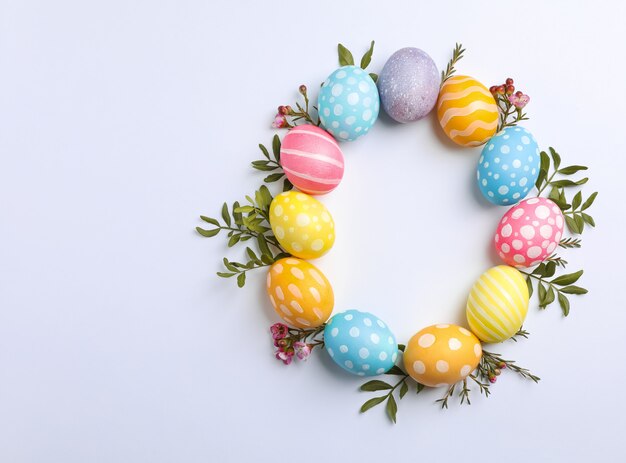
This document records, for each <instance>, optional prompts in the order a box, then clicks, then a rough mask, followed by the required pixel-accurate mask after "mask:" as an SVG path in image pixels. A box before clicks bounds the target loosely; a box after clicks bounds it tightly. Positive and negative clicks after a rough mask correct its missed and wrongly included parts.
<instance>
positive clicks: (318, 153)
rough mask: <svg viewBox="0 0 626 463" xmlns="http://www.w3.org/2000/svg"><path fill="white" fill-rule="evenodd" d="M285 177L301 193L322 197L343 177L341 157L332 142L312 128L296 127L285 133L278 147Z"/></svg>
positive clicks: (336, 145)
mask: <svg viewBox="0 0 626 463" xmlns="http://www.w3.org/2000/svg"><path fill="white" fill-rule="evenodd" d="M280 164H281V167H282V168H283V171H284V172H285V175H286V176H287V178H288V179H289V181H290V182H291V183H293V185H294V186H295V187H296V188H297V189H298V190H300V191H303V192H305V193H308V194H310V195H323V194H326V193H329V192H331V191H333V190H334V189H335V188H336V187H337V185H339V182H341V178H342V177H343V169H344V164H343V153H342V152H341V148H339V145H338V144H337V142H336V141H335V139H334V138H333V137H332V136H330V135H329V134H328V132H326V131H325V130H322V129H320V128H319V127H316V126H314V125H298V126H296V127H294V128H293V129H291V130H290V131H289V132H287V135H285V138H283V141H282V143H281V147H280Z"/></svg>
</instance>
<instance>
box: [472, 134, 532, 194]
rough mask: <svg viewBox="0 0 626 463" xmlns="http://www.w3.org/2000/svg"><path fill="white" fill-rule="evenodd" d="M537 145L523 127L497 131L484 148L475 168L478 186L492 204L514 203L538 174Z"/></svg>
mask: <svg viewBox="0 0 626 463" xmlns="http://www.w3.org/2000/svg"><path fill="white" fill-rule="evenodd" d="M540 161H541V158H540V156H539V147H538V146H537V142H536V141H535V138H534V137H533V136H532V134H531V133H530V132H529V131H528V130H526V129H524V128H522V127H507V128H505V129H504V130H500V132H498V133H497V134H496V135H495V136H494V137H493V138H492V139H491V140H489V142H488V143H487V144H486V145H485V147H484V148H483V151H482V154H481V156H480V158H479V160H478V167H477V168H476V178H477V181H478V187H479V188H480V191H481V193H482V194H483V196H484V197H485V198H487V199H488V200H489V201H491V202H492V203H494V204H499V205H507V204H515V203H517V202H518V201H519V200H520V199H523V198H525V197H526V195H528V192H529V191H530V189H531V188H532V187H533V186H534V185H535V181H537V177H538V176H539V164H540Z"/></svg>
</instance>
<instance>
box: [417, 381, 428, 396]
mask: <svg viewBox="0 0 626 463" xmlns="http://www.w3.org/2000/svg"><path fill="white" fill-rule="evenodd" d="M425 387H426V386H424V385H423V384H422V383H417V390H416V392H415V393H416V394H419V393H420V392H422V391H423V390H424V388H425Z"/></svg>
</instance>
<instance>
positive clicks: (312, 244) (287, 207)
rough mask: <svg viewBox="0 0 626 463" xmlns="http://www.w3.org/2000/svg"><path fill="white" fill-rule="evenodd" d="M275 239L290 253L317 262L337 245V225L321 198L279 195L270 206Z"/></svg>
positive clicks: (289, 193)
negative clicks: (317, 259) (319, 199)
mask: <svg viewBox="0 0 626 463" xmlns="http://www.w3.org/2000/svg"><path fill="white" fill-rule="evenodd" d="M270 225H271V227H272V232H274V236H276V239H277V240H278V242H279V243H280V245H281V246H282V247H283V249H285V251H287V252H288V253H289V254H291V255H293V256H295V257H300V258H301V259H315V258H317V257H321V256H323V255H324V254H326V253H327V252H328V251H329V250H330V248H332V247H333V244H334V243H335V222H334V221H333V218H332V216H331V215H330V213H329V212H328V210H327V209H326V207H325V206H324V205H323V204H322V203H320V202H319V201H318V200H317V199H315V198H314V197H312V196H309V195H307V194H305V193H300V192H299V191H285V192H283V193H280V194H278V195H276V197H275V198H274V199H273V200H272V204H270Z"/></svg>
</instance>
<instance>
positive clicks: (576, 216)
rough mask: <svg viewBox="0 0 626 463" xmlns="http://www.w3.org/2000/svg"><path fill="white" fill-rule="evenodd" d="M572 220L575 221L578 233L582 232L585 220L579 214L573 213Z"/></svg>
mask: <svg viewBox="0 0 626 463" xmlns="http://www.w3.org/2000/svg"><path fill="white" fill-rule="evenodd" d="M574 222H576V226H577V227H578V229H579V230H580V233H582V232H583V230H584V229H585V221H584V220H583V218H582V217H581V215H580V214H574Z"/></svg>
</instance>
